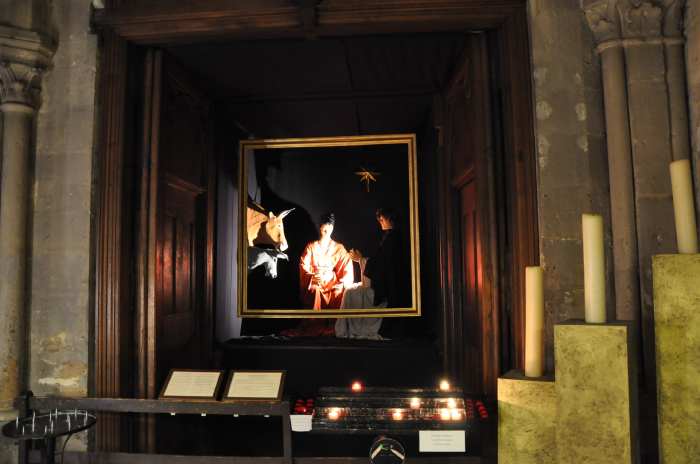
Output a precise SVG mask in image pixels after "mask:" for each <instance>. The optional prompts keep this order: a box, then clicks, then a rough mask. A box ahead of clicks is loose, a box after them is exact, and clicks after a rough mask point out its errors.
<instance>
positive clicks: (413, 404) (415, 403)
mask: <svg viewBox="0 0 700 464" xmlns="http://www.w3.org/2000/svg"><path fill="white" fill-rule="evenodd" d="M418 408H420V398H411V409H418Z"/></svg>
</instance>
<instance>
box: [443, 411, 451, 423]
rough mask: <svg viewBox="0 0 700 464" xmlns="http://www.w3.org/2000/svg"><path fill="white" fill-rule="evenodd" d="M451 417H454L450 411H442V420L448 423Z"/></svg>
mask: <svg viewBox="0 0 700 464" xmlns="http://www.w3.org/2000/svg"><path fill="white" fill-rule="evenodd" d="M451 417H452V415H451V414H450V410H449V409H441V410H440V419H442V420H444V421H447V420H450V418H451Z"/></svg>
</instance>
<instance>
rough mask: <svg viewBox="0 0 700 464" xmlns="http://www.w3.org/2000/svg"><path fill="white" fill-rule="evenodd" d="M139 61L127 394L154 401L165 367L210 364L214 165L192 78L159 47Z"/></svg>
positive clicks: (203, 107) (206, 108)
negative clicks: (133, 376)
mask: <svg viewBox="0 0 700 464" xmlns="http://www.w3.org/2000/svg"><path fill="white" fill-rule="evenodd" d="M144 63H145V65H144V76H145V86H144V88H145V91H144V104H143V119H144V125H143V133H142V147H143V149H142V152H143V153H142V156H141V172H140V174H141V194H140V213H139V219H138V240H137V264H136V271H137V276H136V280H137V301H136V303H137V352H138V358H137V359H138V367H137V374H138V381H137V388H136V394H137V396H139V397H144V398H153V397H155V396H157V395H158V393H159V391H160V390H161V389H162V387H163V382H164V380H165V378H166V376H167V374H168V372H169V371H170V369H172V368H206V367H209V365H210V360H211V353H212V351H213V348H212V339H213V334H212V332H213V324H212V319H213V307H212V306H213V264H214V263H213V261H214V253H213V247H214V207H215V205H214V198H215V197H214V195H215V187H214V179H215V163H214V161H213V143H212V131H211V129H210V103H209V100H208V98H207V97H206V95H205V94H204V93H203V92H202V91H201V90H200V89H199V86H198V85H197V83H196V81H195V79H194V78H193V77H192V76H191V75H190V73H189V72H188V71H187V70H185V69H184V68H182V67H181V66H180V65H179V64H178V63H177V62H176V61H175V60H174V59H172V58H171V57H169V56H168V55H167V54H166V53H164V52H163V51H160V50H155V49H151V50H149V51H148V52H147V53H146V54H145V59H144ZM148 441H149V442H151V444H150V445H148V446H152V441H151V440H150V439H149V440H148Z"/></svg>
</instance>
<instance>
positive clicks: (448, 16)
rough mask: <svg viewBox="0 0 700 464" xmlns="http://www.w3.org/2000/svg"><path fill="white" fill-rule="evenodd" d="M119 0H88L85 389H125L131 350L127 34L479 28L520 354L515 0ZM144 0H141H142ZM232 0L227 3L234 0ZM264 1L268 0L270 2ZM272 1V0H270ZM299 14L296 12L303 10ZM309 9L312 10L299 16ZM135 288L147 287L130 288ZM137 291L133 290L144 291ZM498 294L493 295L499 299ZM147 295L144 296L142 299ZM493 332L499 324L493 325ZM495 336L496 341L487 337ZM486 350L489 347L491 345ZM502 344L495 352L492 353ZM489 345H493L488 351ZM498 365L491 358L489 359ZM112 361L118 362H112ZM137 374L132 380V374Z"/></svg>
mask: <svg viewBox="0 0 700 464" xmlns="http://www.w3.org/2000/svg"><path fill="white" fill-rule="evenodd" d="M129 3H130V2H128V1H124V0H112V1H111V2H110V1H108V2H107V7H106V8H105V9H103V10H96V11H95V12H94V15H93V18H92V19H93V21H92V22H93V25H94V26H95V28H96V30H97V31H98V33H99V34H100V37H101V43H102V50H101V54H100V63H99V66H100V70H99V76H100V79H99V83H98V85H99V93H98V95H99V97H98V98H99V99H98V103H97V105H98V106H99V108H100V111H98V118H99V121H98V128H99V129H98V134H97V140H98V143H97V145H96V149H95V151H96V154H95V159H96V163H97V165H98V170H97V172H98V179H96V198H97V199H98V201H97V208H96V212H95V237H96V239H95V244H94V246H95V254H94V256H95V290H94V291H95V293H94V295H95V297H94V304H95V310H94V321H95V324H94V334H95V337H94V340H95V343H94V352H93V353H92V356H93V363H92V368H93V369H92V372H91V391H92V392H93V393H94V394H95V395H97V396H114V397H120V396H130V395H133V392H134V388H133V386H129V385H128V379H127V377H130V376H128V375H125V374H126V373H129V374H131V372H130V371H129V370H128V369H129V367H128V366H129V361H130V360H133V359H134V356H135V353H134V350H133V343H132V341H133V336H134V335H133V331H132V334H131V335H128V334H125V332H127V331H128V330H127V329H132V328H133V326H134V321H133V317H132V314H133V307H134V301H133V296H131V293H130V292H132V287H133V281H132V280H131V279H130V278H129V274H128V268H129V267H128V266H129V265H130V264H131V263H128V261H129V259H128V256H127V255H126V254H125V252H124V250H125V247H126V246H127V245H130V244H129V243H126V242H125V237H128V236H129V234H131V233H132V231H131V228H133V224H132V222H131V220H130V219H129V217H128V215H129V214H131V212H130V210H129V209H128V208H129V206H130V205H129V204H128V203H127V200H126V195H125V187H124V186H125V166H126V165H127V164H129V163H130V162H132V161H131V160H130V159H128V157H127V152H128V151H129V150H128V149H127V141H128V138H127V134H128V130H127V121H126V119H127V118H126V110H125V107H124V106H125V105H124V99H125V98H126V93H125V90H124V89H125V88H126V85H127V81H128V72H127V71H128V69H127V68H128V66H129V59H130V58H129V44H130V43H133V44H139V45H145V46H157V45H164V44H175V43H186V42H196V41H203V40H210V39H217V40H221V39H243V38H245V39H253V38H269V37H308V36H310V35H312V36H324V35H355V34H376V33H399V32H400V33H412V32H436V31H467V30H473V29H479V30H488V31H489V35H490V37H491V39H492V42H493V44H494V46H495V47H496V49H497V50H498V53H497V56H496V61H497V66H498V67H499V70H500V73H499V75H500V76H501V80H500V82H497V83H495V84H496V87H497V93H498V96H499V98H500V100H499V101H498V105H497V106H498V108H497V110H498V111H499V112H500V115H501V118H500V121H501V123H502V125H503V127H502V138H501V143H502V146H501V147H500V149H502V151H503V159H504V160H505V166H504V168H505V171H506V176H507V179H506V181H507V182H508V183H509V184H511V185H512V189H508V192H507V194H508V199H507V200H508V201H507V204H508V205H509V208H510V209H509V211H508V212H507V216H508V220H509V225H508V231H507V234H508V240H510V241H511V243H512V244H513V245H512V250H513V256H512V257H510V259H509V265H510V266H512V274H511V276H510V278H509V279H507V280H508V282H503V281H502V282H501V285H502V286H504V287H508V289H509V290H508V291H507V292H506V293H503V291H502V289H495V288H494V289H492V291H493V292H494V294H499V295H516V297H508V300H509V301H508V304H509V306H508V308H509V311H510V313H511V317H512V324H511V330H512V333H511V334H510V339H511V343H512V350H511V351H512V356H510V357H509V359H508V360H507V361H506V364H507V365H501V366H496V367H495V369H496V370H495V371H494V373H493V375H496V376H497V375H498V374H500V370H501V369H506V368H518V367H521V366H522V363H523V349H522V346H523V343H522V340H523V329H524V327H523V326H524V314H523V311H524V296H523V291H522V289H523V275H524V266H526V265H531V264H535V263H537V262H538V260H539V240H538V230H537V195H536V194H537V183H536V164H535V163H536V157H535V140H534V121H533V114H532V95H531V92H532V86H531V79H530V78H529V76H531V70H530V50H529V36H528V27H527V10H526V1H525V0H441V1H437V0H422V1H421V0H387V1H384V2H369V1H368V2H366V4H365V3H364V2H361V1H353V2H348V1H346V0H324V1H323V2H321V3H320V5H319V6H317V7H316V8H314V9H312V11H309V10H305V11H304V12H302V11H301V9H300V8H297V7H294V6H289V3H288V2H283V1H281V0H280V1H279V2H265V5H266V6H265V7H264V8H255V4H254V2H253V1H252V0H251V1H248V2H245V6H244V7H242V8H239V9H233V8H230V7H226V8H220V7H219V8H218V9H217V5H219V6H220V5H222V2H220V1H218V0H201V1H199V2H197V8H198V10H197V11H193V10H191V9H190V8H191V7H187V6H185V7H182V6H179V5H177V3H178V2H154V4H156V5H157V4H160V5H158V6H155V7H149V6H143V5H141V4H138V2H137V3H136V4H135V5H131V6H130V5H129ZM142 3H143V2H142ZM232 3H234V2H229V3H228V4H229V5H230V4H232ZM302 3H303V2H302ZM270 5H273V6H270ZM274 5H280V6H274ZM302 13H304V14H302ZM309 18H310V19H309ZM138 291H139V294H141V293H142V292H144V291H147V289H143V288H138ZM142 296H143V295H142ZM505 303H506V302H504V301H502V302H501V304H505ZM146 306H147V305H146ZM494 335H495V336H496V337H498V334H494ZM497 345H498V344H496V348H497ZM491 355H493V354H491ZM503 355H504V353H501V354H500V358H501V360H502V359H504V356H503ZM497 356H498V355H497ZM496 364H498V363H496ZM115 366H119V367H118V368H116V369H115ZM141 381H142V380H140V382H141Z"/></svg>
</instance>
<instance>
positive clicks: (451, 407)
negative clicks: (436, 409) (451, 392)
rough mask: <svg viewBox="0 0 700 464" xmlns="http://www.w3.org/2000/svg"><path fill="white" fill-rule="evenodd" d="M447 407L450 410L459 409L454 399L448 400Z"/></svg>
mask: <svg viewBox="0 0 700 464" xmlns="http://www.w3.org/2000/svg"><path fill="white" fill-rule="evenodd" d="M447 407H448V408H450V409H454V408H456V407H457V400H455V399H454V398H447Z"/></svg>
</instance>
